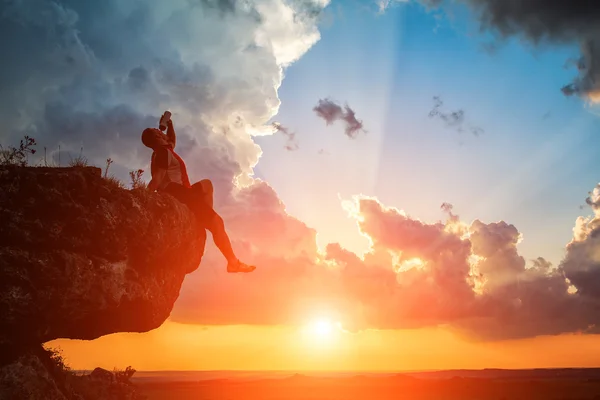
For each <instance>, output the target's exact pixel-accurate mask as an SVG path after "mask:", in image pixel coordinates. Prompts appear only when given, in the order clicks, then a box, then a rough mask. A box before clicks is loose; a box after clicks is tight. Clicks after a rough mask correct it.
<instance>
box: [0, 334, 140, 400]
mask: <svg viewBox="0 0 600 400" xmlns="http://www.w3.org/2000/svg"><path fill="white" fill-rule="evenodd" d="M99 371H101V372H102V373H98V372H99ZM134 372H135V371H134ZM120 375H121V376H120V379H119V377H118V376H116V375H115V374H113V373H112V372H110V371H106V370H102V369H101V368H96V369H95V370H94V371H93V372H92V373H91V374H77V373H74V372H73V371H71V370H70V369H69V368H68V367H66V366H65V365H64V364H63V363H62V359H61V358H57V354H56V353H53V352H52V351H47V350H45V349H43V348H42V347H41V346H37V347H32V348H31V349H29V350H28V351H26V352H24V353H23V354H21V355H20V356H19V357H17V358H16V359H14V360H13V361H12V362H11V363H9V364H7V365H4V366H2V367H1V368H0V400H142V399H145V396H142V395H141V394H140V393H139V392H138V391H137V390H136V388H135V386H134V385H133V384H132V383H131V382H130V381H129V378H130V377H131V374H128V375H127V376H123V375H124V374H123V373H122V372H121V373H120Z"/></svg>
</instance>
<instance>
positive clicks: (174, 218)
mask: <svg viewBox="0 0 600 400" xmlns="http://www.w3.org/2000/svg"><path fill="white" fill-rule="evenodd" d="M201 231H202V232H198V231H197V229H196V227H195V223H194V219H193V217H192V214H191V212H190V211H189V209H188V208H187V207H186V206H184V205H183V204H181V203H179V202H177V201H176V200H175V199H173V198H172V197H170V196H167V195H160V194H156V193H149V192H147V191H145V190H141V189H140V190H126V189H123V188H121V187H118V185H116V184H115V183H114V181H110V180H107V179H104V178H103V177H102V176H101V170H100V169H99V168H88V167H86V168H39V167H25V168H23V167H2V168H0V367H1V366H2V365H7V363H10V362H13V361H14V360H15V357H18V356H20V355H19V354H17V353H18V352H19V351H20V350H19V349H24V348H30V347H31V346H36V345H37V346H39V345H40V344H41V343H44V342H46V341H50V340H53V339H57V338H72V339H95V338H97V337H99V336H102V335H106V334H110V333H115V332H144V331H148V330H152V329H155V328H157V327H159V326H160V325H161V324H162V323H163V322H164V321H165V320H166V318H167V317H168V316H169V314H170V312H171V310H172V307H173V304H174V302H175V300H176V299H177V297H178V295H179V290H180V287H181V284H182V282H183V279H184V277H185V275H186V274H187V273H189V272H192V271H193V270H195V269H196V268H197V267H198V265H199V263H200V260H201V257H202V249H203V246H204V240H205V238H206V234H205V232H204V230H201ZM15 352H16V353H15ZM9 355H12V357H10V356H9ZM3 358H4V361H3V360H2V359H3ZM9 358H10V359H9Z"/></svg>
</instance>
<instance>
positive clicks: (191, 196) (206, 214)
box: [163, 182, 217, 229]
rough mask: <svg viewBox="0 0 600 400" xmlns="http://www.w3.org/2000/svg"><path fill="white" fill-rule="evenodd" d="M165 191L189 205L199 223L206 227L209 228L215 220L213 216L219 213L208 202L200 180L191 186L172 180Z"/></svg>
mask: <svg viewBox="0 0 600 400" xmlns="http://www.w3.org/2000/svg"><path fill="white" fill-rule="evenodd" d="M163 191H164V192H166V193H168V194H170V195H172V196H173V197H175V198H176V199H177V200H179V201H180V202H182V203H183V204H185V205H187V206H188V207H189V208H190V209H191V210H192V212H193V213H194V214H195V215H196V220H197V221H198V223H199V224H200V225H201V226H202V227H204V228H205V229H208V227H209V226H210V222H211V221H213V220H214V218H213V217H214V216H215V215H217V213H216V212H215V210H214V209H213V208H212V207H211V206H210V205H209V204H207V203H206V201H205V199H204V190H203V189H202V185H200V182H198V183H195V184H193V185H192V187H191V188H186V187H185V186H183V185H180V184H178V183H174V182H171V183H169V185H168V186H167V187H166V188H165V189H163Z"/></svg>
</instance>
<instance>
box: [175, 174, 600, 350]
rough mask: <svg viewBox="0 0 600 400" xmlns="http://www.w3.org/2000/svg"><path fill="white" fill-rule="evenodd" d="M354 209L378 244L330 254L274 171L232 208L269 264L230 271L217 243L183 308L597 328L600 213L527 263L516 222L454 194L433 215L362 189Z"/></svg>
mask: <svg viewBox="0 0 600 400" xmlns="http://www.w3.org/2000/svg"><path fill="white" fill-rule="evenodd" d="M353 208H354V211H355V215H354V217H355V218H356V219H357V223H358V226H359V229H360V230H361V233H362V234H364V235H366V236H368V237H369V238H370V240H371V244H372V246H371V249H370V251H369V252H368V253H367V254H365V255H364V257H359V256H358V255H356V254H354V253H352V252H351V251H349V250H346V249H344V248H342V247H341V246H340V245H339V244H337V243H331V244H329V245H328V246H326V249H325V250H324V252H323V253H320V252H319V250H318V248H317V245H316V232H315V230H314V229H311V228H309V227H308V226H306V225H305V224H304V223H302V222H301V221H299V220H298V219H296V218H294V217H292V216H290V215H289V214H287V212H286V211H285V207H284V205H283V204H282V202H281V201H280V200H279V199H278V197H277V194H276V193H275V191H274V190H273V189H272V188H271V187H270V186H269V185H268V184H267V183H265V182H262V181H256V182H255V183H254V184H252V185H250V186H248V187H246V188H244V189H241V190H240V191H239V193H236V194H235V195H231V196H230V197H229V199H228V200H227V201H226V202H225V203H224V204H223V206H221V207H220V211H221V213H222V214H223V216H224V218H225V220H226V223H227V226H228V229H229V231H230V232H231V236H232V238H233V239H234V247H235V248H236V249H237V251H238V252H239V253H240V257H242V258H243V259H246V260H248V261H250V262H253V263H255V264H256V265H258V266H259V269H258V270H257V271H255V272H254V273H252V274H248V275H244V276H231V275H228V274H227V273H226V272H225V268H224V265H225V264H224V260H223V259H221V256H220V254H218V253H217V252H216V251H209V252H208V253H207V255H206V256H205V260H204V263H203V265H202V266H201V267H200V268H199V272H198V273H195V274H193V275H191V276H189V277H188V280H187V282H186V284H185V287H184V289H183V290H182V295H181V297H180V299H179V301H178V303H177V304H176V307H175V309H174V311H173V313H172V316H171V319H172V320H173V321H176V322H183V323H199V324H215V325H225V324H288V323H299V322H301V321H302V320H304V319H305V318H306V316H309V315H310V313H315V312H320V311H322V310H323V309H326V310H328V312H330V313H335V315H336V316H337V317H338V318H339V320H340V321H342V323H343V327H344V329H347V330H351V331H356V330H360V329H367V328H375V329H395V328H418V327H427V326H438V325H444V326H447V327H448V328H450V329H451V330H454V331H455V332H458V333H460V334H461V335H464V336H467V337H469V338H470V339H474V340H494V339H504V338H521V337H531V336H537V335H546V334H558V333H564V332H597V328H595V324H596V320H597V319H598V317H597V316H596V313H595V308H594V307H595V306H594V304H595V301H596V298H597V297H598V294H600V287H598V286H599V285H598V284H597V282H599V281H600V279H596V277H600V264H598V263H597V262H596V261H595V259H596V258H595V257H597V256H596V255H597V254H600V253H599V252H598V251H597V250H596V249H600V243H596V242H597V241H598V240H600V239H596V235H595V233H594V232H596V231H597V230H598V221H600V219H598V217H597V216H594V217H591V218H590V219H588V220H581V221H580V222H579V226H580V231H581V232H579V233H578V234H577V240H574V241H573V242H572V243H571V244H569V245H568V246H567V255H566V257H565V260H564V261H563V263H561V265H559V266H558V267H552V266H551V265H550V264H549V263H548V262H547V261H545V260H544V259H543V258H539V259H537V260H534V261H533V262H531V263H530V265H527V262H526V261H525V259H524V258H523V257H522V256H520V255H519V254H518V251H517V244H518V242H519V241H520V239H521V235H520V233H519V231H518V230H517V228H516V227H515V226H513V225H510V224H508V223H506V222H504V221H500V222H494V223H484V222H482V221H479V220H475V221H473V222H472V223H471V224H467V223H465V222H464V221H460V219H459V217H458V216H457V215H455V214H453V213H452V212H451V211H452V208H451V206H449V205H447V204H446V205H443V209H444V210H445V211H446V212H447V213H448V214H449V216H448V219H447V220H446V221H444V222H442V221H440V222H436V223H431V224H429V223H425V222H422V221H419V220H417V219H415V218H412V217H410V216H408V215H406V214H405V213H403V212H401V211H399V210H397V209H394V208H387V207H385V206H384V205H382V204H381V203H380V202H379V201H378V200H376V199H373V198H365V197H356V198H354V203H353Z"/></svg>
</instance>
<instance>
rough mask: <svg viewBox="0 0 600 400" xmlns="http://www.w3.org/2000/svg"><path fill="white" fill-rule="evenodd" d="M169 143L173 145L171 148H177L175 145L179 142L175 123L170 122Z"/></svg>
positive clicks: (168, 126) (168, 124) (168, 128)
mask: <svg viewBox="0 0 600 400" xmlns="http://www.w3.org/2000/svg"><path fill="white" fill-rule="evenodd" d="M167 141H168V142H169V144H170V145H171V147H173V148H175V143H176V142H177V137H176V136H175V129H174V128H173V121H172V120H169V121H168V122H167Z"/></svg>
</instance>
